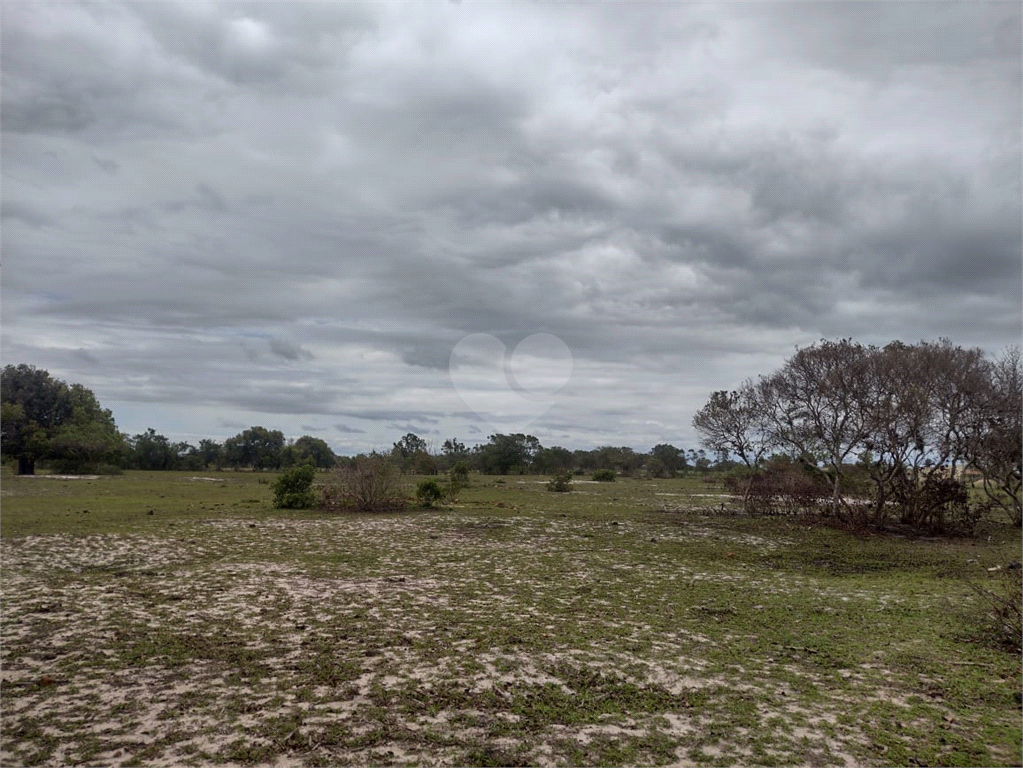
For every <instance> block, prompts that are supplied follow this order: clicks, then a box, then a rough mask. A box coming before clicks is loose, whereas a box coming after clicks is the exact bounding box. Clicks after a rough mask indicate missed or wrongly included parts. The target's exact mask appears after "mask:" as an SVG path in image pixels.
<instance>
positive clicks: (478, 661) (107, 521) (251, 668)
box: [0, 470, 1023, 766]
mask: <svg viewBox="0 0 1023 768" xmlns="http://www.w3.org/2000/svg"><path fill="white" fill-rule="evenodd" d="M201 477H202V478H213V479H199V478H197V477H194V476H191V475H188V474H187V473H183V474H174V473H163V474H159V473H140V472H132V473H128V474H126V475H123V476H118V477H104V478H97V479H93V480H57V479H48V478H16V477H13V476H12V475H10V474H8V473H7V470H5V471H4V475H3V478H2V493H3V496H2V518H0V536H2V538H0V558H2V582H0V597H2V636H0V639H2V646H0V661H2V678H0V737H2V742H0V764H2V765H5V766H6V765H20V764H29V765H64V764H75V763H89V764H97V763H99V764H108V765H172V764H173V765H177V764H185V765H199V764H211V763H216V764H234V765H250V764H276V765H280V766H286V765H344V764H367V763H372V764H398V765H401V764H417V765H440V764H470V765H529V764H539V765H577V764H602V765H616V764H675V765H734V764H744V765H748V764H770V765H778V764H807V765H911V764H916V765H1019V764H1020V763H1021V761H1023V755H1021V747H1020V742H1021V713H1020V703H1019V696H1018V694H1019V692H1020V690H1021V685H1023V681H1021V669H1020V660H1019V658H1018V657H1017V656H1016V655H1015V654H1012V653H1007V652H1005V651H1003V650H998V649H996V648H994V647H990V646H988V645H986V644H984V643H982V642H979V641H978V640H979V639H980V634H979V632H978V630H977V628H976V625H975V624H973V623H971V622H969V621H967V620H965V617H967V616H968V615H969V614H970V613H971V612H972V611H975V610H977V604H976V599H977V598H976V596H975V594H974V593H973V592H972V591H971V590H970V589H969V588H968V586H967V585H966V584H965V583H964V582H963V580H962V577H964V576H966V577H970V578H973V579H976V580H977V581H983V580H984V579H985V578H987V577H988V573H987V571H986V570H985V569H986V568H988V567H993V566H995V565H999V564H1004V563H1007V562H1009V561H1010V560H1014V559H1016V560H1018V559H1020V554H1021V553H1020V550H1021V543H1020V539H1019V532H1018V530H1013V529H1008V528H992V529H991V530H990V531H988V532H986V533H985V535H984V536H983V537H981V538H980V539H978V540H963V541H940V540H920V539H917V540H909V539H904V538H899V537H880V536H872V537H867V538H863V537H856V536H853V535H851V534H848V533H845V532H841V531H836V530H832V529H829V528H826V527H823V526H816V525H808V524H807V522H806V521H796V520H782V519H750V518H747V517H738V516H727V515H723V514H720V513H713V512H712V510H714V509H716V508H717V507H718V506H719V505H720V502H721V499H720V498H719V497H715V496H714V495H713V494H714V493H716V491H715V489H714V488H707V487H704V486H702V485H701V484H698V483H692V482H687V481H668V480H658V481H649V480H619V481H618V482H616V483H609V484H597V483H582V484H576V486H575V489H574V491H573V492H572V493H570V494H553V493H549V492H547V491H546V489H545V486H544V484H543V483H542V482H538V481H537V479H536V478H532V477H525V478H517V477H508V478H500V479H495V478H480V477H476V478H474V479H473V482H474V485H473V487H472V488H470V489H468V490H466V491H464V492H463V494H462V497H461V499H460V501H459V503H458V504H457V505H455V506H453V507H451V508H445V509H439V510H430V511H416V512H411V513H406V514H401V515H380V516H365V515H362V516H326V515H322V514H318V513H313V512H300V513H299V512H287V513H285V512H280V511H277V510H273V509H271V507H270V490H269V485H268V484H267V481H268V479H269V477H270V476H269V475H258V474H248V473H237V474H236V473H223V474H220V473H204V474H203V475H202V476H201ZM706 494H711V495H706ZM988 533H989V534H990V536H991V540H990V541H988V539H987V536H988Z"/></svg>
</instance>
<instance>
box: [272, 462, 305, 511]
mask: <svg viewBox="0 0 1023 768" xmlns="http://www.w3.org/2000/svg"><path fill="white" fill-rule="evenodd" d="M315 478H316V467H314V466H313V465H312V464H299V465H298V466H297V467H291V468H290V469H286V470H284V471H283V472H281V474H280V475H278V477H277V479H276V480H274V482H273V486H272V488H273V492H274V506H275V507H277V508H278V509H308V508H309V507H312V506H315V505H316V493H315V492H314V491H313V480H314V479H315Z"/></svg>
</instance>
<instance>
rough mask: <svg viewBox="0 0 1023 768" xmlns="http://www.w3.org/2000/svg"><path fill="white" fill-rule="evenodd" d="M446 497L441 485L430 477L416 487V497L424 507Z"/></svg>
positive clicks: (430, 505)
mask: <svg viewBox="0 0 1023 768" xmlns="http://www.w3.org/2000/svg"><path fill="white" fill-rule="evenodd" d="M443 497H444V492H443V491H442V490H441V488H440V486H439V485H437V481H436V480H434V479H432V478H430V479H429V480H423V482H421V483H420V484H419V485H418V487H416V499H418V500H419V503H420V505H422V506H424V507H432V506H433V505H434V503H435V502H438V501H440V500H441V499H442V498H443Z"/></svg>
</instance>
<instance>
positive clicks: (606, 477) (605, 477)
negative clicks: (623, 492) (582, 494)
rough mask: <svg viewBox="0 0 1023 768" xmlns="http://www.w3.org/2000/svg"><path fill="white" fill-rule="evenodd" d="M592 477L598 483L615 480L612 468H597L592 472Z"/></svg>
mask: <svg viewBox="0 0 1023 768" xmlns="http://www.w3.org/2000/svg"><path fill="white" fill-rule="evenodd" d="M593 479H594V480H596V481H597V482H598V483H613V482H614V481H615V471H614V470H613V469H598V470H597V471H596V472H594V473H593Z"/></svg>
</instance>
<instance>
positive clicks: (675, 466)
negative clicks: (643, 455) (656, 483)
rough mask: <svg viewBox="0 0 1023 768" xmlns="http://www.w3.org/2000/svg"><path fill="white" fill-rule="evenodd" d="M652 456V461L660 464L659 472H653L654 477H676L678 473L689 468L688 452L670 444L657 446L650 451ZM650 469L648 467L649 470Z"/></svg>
mask: <svg viewBox="0 0 1023 768" xmlns="http://www.w3.org/2000/svg"><path fill="white" fill-rule="evenodd" d="M650 456H651V458H652V459H656V460H657V461H658V462H660V466H659V467H658V471H657V472H651V474H654V475H661V474H663V475H666V476H667V477H674V476H675V475H676V474H677V473H678V472H680V471H682V470H683V469H686V467H688V466H689V465H688V462H686V452H685V451H683V450H682V449H681V448H676V447H675V446H674V445H669V444H668V443H661V444H660V445H655V446H654V447H653V448H652V449H651V450H650ZM649 468H650V467H649V466H648V469H649Z"/></svg>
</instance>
